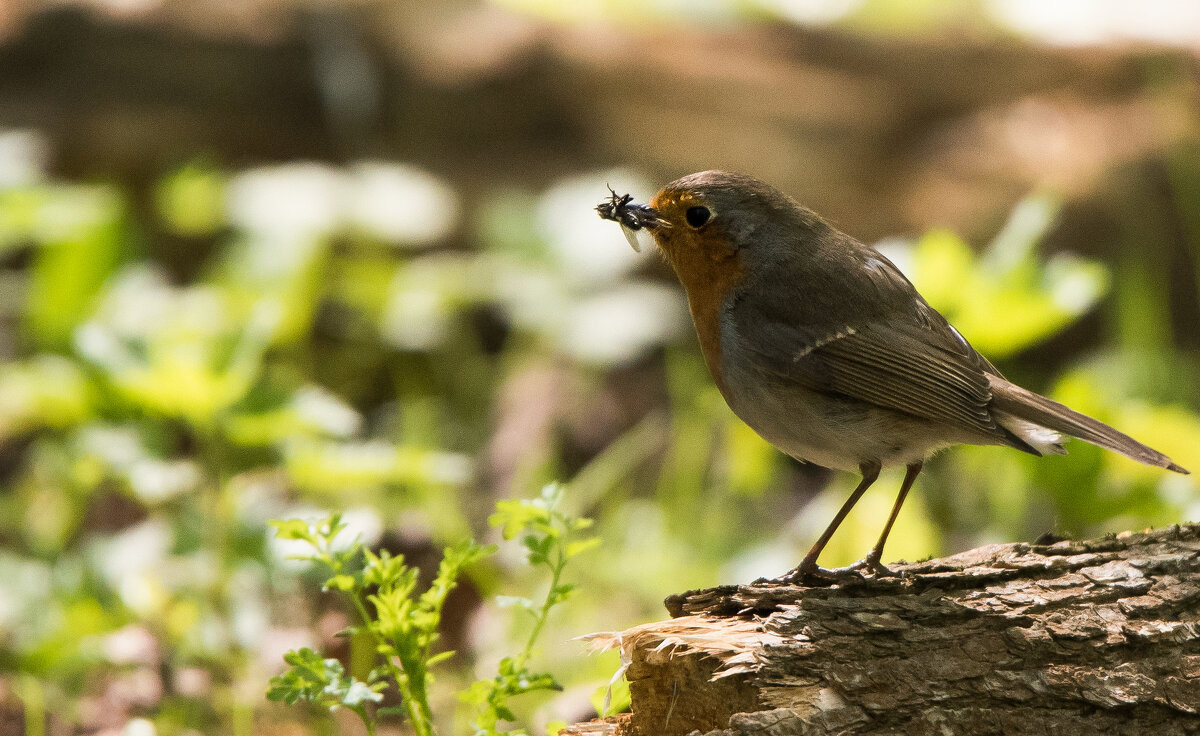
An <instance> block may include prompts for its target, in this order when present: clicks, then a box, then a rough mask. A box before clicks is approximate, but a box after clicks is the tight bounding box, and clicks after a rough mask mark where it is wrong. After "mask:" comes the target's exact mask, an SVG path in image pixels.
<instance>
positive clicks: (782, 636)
mask: <svg viewBox="0 0 1200 736" xmlns="http://www.w3.org/2000/svg"><path fill="white" fill-rule="evenodd" d="M893 569H894V570H896V571H897V572H901V573H902V575H903V576H902V577H900V578H883V579H873V580H861V581H851V582H848V583H847V584H844V585H837V586H832V587H825V588H819V587H799V586H794V585H786V584H779V583H775V582H766V581H759V582H756V583H754V584H751V585H745V586H729V587H722V588H714V589H710V590H701V591H692V592H688V593H683V594H680V595H676V596H672V597H671V598H669V599H668V600H667V608H668V610H669V611H670V612H671V614H672V616H674V618H672V619H670V620H668V621H662V622H658V623H651V624H645V625H643V626H639V627H636V628H634V629H631V630H629V631H625V632H620V633H619V634H600V635H596V636H595V637H593V643H594V644H595V645H597V646H598V647H607V646H620V647H621V649H622V653H623V660H624V661H625V662H626V663H627V671H626V677H627V678H628V680H629V683H630V689H631V692H632V694H633V707H632V714H629V715H626V716H624V717H622V718H620V719H612V720H610V721H609V722H600V721H596V722H592V723H590V724H581V725H580V726H576V727H574V728H573V729H569V730H568V733H573V734H580V735H582V734H593V733H610V734H612V733H621V734H626V735H627V736H628V735H629V734H639V735H641V736H674V735H676V734H678V735H680V736H682V735H684V734H689V733H700V734H707V736H750V735H751V734H753V735H754V736H768V735H769V736H791V735H793V734H795V735H797V736H798V735H800V734H803V735H805V736H808V735H810V734H812V735H817V734H896V733H900V734H959V733H963V734H967V733H969V734H1050V733H1053V734H1089V735H1092V734H1149V733H1153V734H1156V735H1157V736H1166V735H1167V734H1190V733H1200V716H1198V715H1197V714H1198V713H1200V526H1182V527H1171V528H1168V529H1162V530H1155V531H1149V532H1145V533H1124V534H1120V535H1117V536H1109V537H1104V538H1101V539H1095V540H1089V541H1059V542H1055V543H1051V544H1002V545H990V546H987V547H981V548H979V549H974V550H971V551H968V552H964V553H962V554H958V555H954V556H951V557H945V558H941V559H935V560H929V561H927V562H920V563H915V564H903V565H897V566H895V567H894V568H893Z"/></svg>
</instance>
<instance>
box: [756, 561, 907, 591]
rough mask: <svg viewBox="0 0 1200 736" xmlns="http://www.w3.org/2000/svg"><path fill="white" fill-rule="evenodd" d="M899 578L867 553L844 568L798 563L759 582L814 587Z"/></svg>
mask: <svg viewBox="0 0 1200 736" xmlns="http://www.w3.org/2000/svg"><path fill="white" fill-rule="evenodd" d="M864 573H866V574H864ZM899 577H904V576H903V575H902V574H901V573H898V572H896V571H894V570H892V569H891V568H889V567H887V566H886V565H884V564H883V563H881V562H880V561H879V558H878V557H876V556H875V555H873V554H870V553H868V554H867V556H866V557H864V558H862V559H861V560H859V561H858V562H855V563H853V564H850V565H846V566H845V567H835V568H827V567H820V566H818V565H805V564H804V563H800V565H798V566H797V567H796V568H795V569H793V570H791V571H789V572H786V573H784V574H783V575H781V576H779V577H777V578H764V579H763V580H762V581H761V582H766V583H782V584H785V585H806V586H812V587H815V586H828V585H838V584H842V585H844V584H846V583H851V582H862V581H864V580H874V579H878V578H899Z"/></svg>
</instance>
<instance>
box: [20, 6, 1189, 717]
mask: <svg viewBox="0 0 1200 736" xmlns="http://www.w3.org/2000/svg"><path fill="white" fill-rule="evenodd" d="M708 168H724V169H731V170H735V171H741V172H746V173H750V174H753V175H755V176H757V177H759V178H762V179H764V180H766V181H768V182H771V183H773V184H775V185H776V186H778V187H779V188H781V189H783V190H784V191H786V192H787V193H789V194H791V195H793V196H794V197H796V198H797V199H799V200H801V201H802V202H804V203H806V204H807V205H809V206H810V207H812V208H813V209H815V210H817V211H818V212H821V213H822V214H824V215H826V216H827V217H829V218H830V219H831V220H832V221H833V222H834V223H835V224H837V225H838V226H839V227H840V228H841V229H843V230H845V231H847V232H849V233H850V234H852V235H854V236H856V237H858V238H859V239H861V240H864V241H865V242H869V243H874V244H877V245H878V246H879V247H880V248H881V249H882V250H884V252H886V253H887V254H888V255H889V256H890V257H892V258H893V260H895V261H896V262H897V264H898V265H900V266H901V268H902V269H903V270H904V271H905V272H906V273H907V274H908V275H909V276H910V277H911V278H912V279H913V280H914V281H915V282H916V284H917V285H918V287H919V288H920V289H921V290H922V292H923V293H924V294H925V296H926V297H927V298H928V300H929V301H930V302H931V303H932V304H933V305H934V306H935V307H937V308H939V309H940V310H942V311H943V312H944V313H945V314H946V315H947V316H948V317H949V318H950V320H951V321H952V322H954V323H955V324H956V325H957V326H958V327H959V328H960V330H961V331H962V332H963V333H964V334H965V335H966V336H967V338H968V339H970V340H971V341H972V342H973V343H974V344H975V346H976V347H977V348H979V349H980V350H981V351H982V352H983V353H985V354H986V355H988V356H989V357H990V358H991V359H992V360H993V361H994V362H995V363H996V364H997V365H998V366H999V367H1000V368H1001V370H1003V371H1004V372H1005V373H1006V374H1007V375H1008V377H1009V378H1011V379H1013V380H1015V381H1017V382H1018V383H1021V384H1022V385H1025V386H1028V387H1029V388H1031V389H1035V390H1038V391H1041V392H1044V393H1048V394H1049V395H1051V396H1054V397H1055V398H1057V399H1059V400H1062V401H1065V402H1066V403H1069V404H1071V405H1072V406H1074V407H1076V408H1077V409H1080V410H1082V411H1085V412H1087V413H1089V414H1091V415H1093V416H1096V417H1098V418H1100V419H1102V420H1104V421H1106V422H1110V423H1112V424H1114V425H1116V426H1117V427H1119V428H1121V429H1122V430H1124V431H1126V432H1128V433H1130V434H1132V435H1134V436H1135V437H1137V438H1139V439H1141V440H1143V441H1145V442H1147V443H1148V444H1151V445H1153V446H1154V447H1156V448H1159V449H1161V450H1163V451H1165V452H1167V453H1168V454H1170V455H1171V456H1172V457H1174V459H1175V460H1176V461H1177V462H1179V463H1180V464H1182V465H1184V466H1187V467H1190V468H1191V469H1192V470H1194V471H1200V411H1198V408H1200V360H1198V357H1200V287H1198V285H1200V5H1198V4H1196V3H1194V2H1191V1H1190V0H1143V1H1141V2H1133V1H1132V0H1130V1H1128V2H1126V1H1123V0H1095V1H1093V2H1083V1H1082V0H1078V1H1076V0H1072V1H1070V2H1066V1H1064V0H1060V1H1059V2H1053V3H1048V2H1040V1H1039V0H972V1H968V2H960V1H956V0H920V1H918V2H891V1H888V0H691V1H690V2H682V1H680V0H638V1H637V2H633V1H632V0H587V1H582V0H580V1H576V2H569V3H564V2H555V1H553V0H492V1H491V2H488V1H486V0H447V1H446V2H415V1H413V0H241V2H236V3H230V2H226V1H224V0H4V2H3V4H0V734H10V733H11V734H31V735H37V736H40V735H41V734H85V733H86V734H100V733H103V734H117V733H125V734H136V735H137V736H148V735H150V734H155V733H161V734H193V733H234V734H250V733H269V734H309V733H311V734H325V733H332V732H333V731H334V729H341V730H342V732H346V733H356V732H357V731H356V730H355V728H356V727H357V724H356V723H352V722H351V721H352V720H353V719H352V718H350V719H348V718H346V717H344V716H345V714H344V713H342V714H340V715H339V714H335V715H333V716H330V715H329V714H326V713H322V712H318V711H316V710H304V709H296V708H285V707H283V706H281V705H278V704H273V703H267V702H266V701H265V700H264V697H263V694H264V692H265V689H266V681H267V679H268V678H269V677H270V676H271V675H272V674H275V673H276V672H278V671H279V670H280V669H281V668H282V661H281V659H280V657H281V655H282V653H283V652H284V651H285V650H286V649H288V648H291V647H297V646H302V645H307V646H315V647H319V648H320V649H321V650H322V651H324V652H327V653H329V655H330V656H340V657H346V656H347V648H346V644H345V641H344V640H343V639H340V638H337V637H336V636H335V634H336V632H338V631H339V630H341V629H342V628H344V627H345V626H346V625H347V623H348V622H349V618H348V617H347V613H346V611H345V609H344V607H343V606H342V605H341V604H340V603H339V601H338V600H337V599H336V598H334V597H333V596H331V595H324V594H322V593H321V592H320V588H319V582H318V578H316V577H314V575H313V574H311V573H310V572H308V571H306V569H305V568H304V567H303V566H298V565H296V564H294V563H290V562H288V561H287V560H286V559H285V557H286V554H285V550H284V547H283V546H281V545H280V544H278V543H276V542H275V541H273V535H272V533H271V532H270V531H269V529H268V527H267V525H266V522H267V521H268V520H269V519H283V518H291V517H302V518H303V517H308V518H312V517H315V516H319V515H321V514H323V513H325V512H327V511H331V510H344V511H346V514H347V516H346V518H347V520H348V521H350V522H351V524H352V526H353V528H354V529H355V530H356V531H357V533H358V534H360V535H361V537H362V538H363V540H364V541H366V542H367V543H369V544H371V545H373V546H375V547H379V548H386V549H389V550H392V551H393V552H396V553H403V554H405V555H406V556H407V558H408V559H409V560H410V561H411V562H412V563H413V564H416V565H419V566H421V567H422V569H423V570H426V571H429V572H432V570H433V569H435V568H436V565H437V560H438V558H439V556H440V550H441V548H442V547H443V546H445V545H447V544H450V543H453V542H455V541H457V540H458V539H460V538H462V537H464V536H466V535H468V534H470V535H474V536H475V537H476V538H478V539H481V540H485V541H495V539H494V537H495V533H494V531H492V530H490V529H489V528H488V527H487V525H486V518H487V516H488V514H489V513H490V512H491V510H492V509H493V507H494V504H495V502H496V501H497V500H499V499H503V498H524V497H529V496H532V495H535V494H536V493H537V491H538V489H539V487H540V486H541V485H542V484H543V483H544V482H547V481H550V480H562V481H565V482H567V483H568V491H567V503H568V505H569V506H570V510H571V511H572V512H573V513H576V514H580V515H584V516H589V517H592V518H594V519H595V520H596V527H595V531H596V533H597V534H598V536H599V537H600V538H601V540H602V544H601V546H600V547H599V548H598V549H595V550H592V551H591V552H589V553H588V554H587V555H586V556H583V557H580V558H579V560H580V561H579V563H578V564H575V563H573V564H575V566H574V567H573V568H571V569H569V570H568V573H567V577H568V579H570V580H571V581H572V582H575V583H578V584H579V586H580V592H579V593H578V595H577V596H576V597H575V598H573V599H572V600H571V601H570V602H569V603H568V604H567V605H566V606H564V607H562V608H560V609H557V610H556V611H555V614H554V617H553V618H552V619H551V621H550V625H549V627H548V630H547V631H546V633H545V635H544V637H543V644H542V645H541V646H540V647H539V649H538V655H537V659H538V666H539V667H541V668H543V669H548V670H550V671H551V672H553V673H555V674H556V675H557V676H558V678H559V679H560V681H561V682H562V683H563V685H564V690H563V691H562V692H561V693H557V694H554V695H552V696H546V697H539V696H535V695H530V696H525V697H524V699H523V700H521V701H520V702H519V705H520V706H521V708H522V710H521V712H520V713H518V714H517V715H518V719H519V722H518V723H517V724H514V725H513V728H516V727H518V726H521V727H523V728H525V729H527V731H528V732H529V733H531V734H533V733H543V732H545V727H546V724H547V723H552V722H555V721H574V720H578V719H584V718H589V717H592V716H593V715H594V709H593V707H594V705H595V704H596V703H597V702H599V699H600V698H601V697H602V693H603V691H604V687H605V686H606V684H607V683H608V680H609V678H610V677H611V675H612V674H613V672H614V671H615V670H616V669H617V667H618V666H619V662H618V661H617V658H616V656H615V654H612V653H609V654H608V655H603V656H596V655H593V656H586V655H584V654H583V652H582V647H581V645H579V643H578V642H572V641H570V639H571V637H574V636H579V635H582V634H586V633H589V632H593V631H598V630H610V629H620V628H623V627H627V626H630V625H633V624H636V623H641V622H645V621H649V620H654V619H658V618H662V617H664V616H665V612H664V610H663V609H662V606H661V600H662V599H663V598H664V597H665V596H666V595H668V594H671V593H675V592H680V591H682V590H685V589H687V588H693V587H703V586H712V585H716V584H721V583H737V582H747V581H749V580H752V579H753V578H755V577H757V576H760V575H772V574H778V573H781V572H783V571H784V570H786V569H788V568H789V567H791V566H792V565H793V564H794V563H795V562H796V561H797V560H798V559H799V557H800V556H801V555H802V554H803V552H804V551H805V550H807V548H808V546H809V545H810V544H811V543H812V541H813V540H814V539H815V537H816V536H817V534H818V533H819V531H820V530H821V529H822V528H823V527H824V525H825V524H826V523H827V521H828V520H829V518H830V517H831V516H832V514H833V511H834V510H835V509H836V508H837V507H838V506H839V505H840V504H841V502H842V500H843V499H844V497H845V496H846V494H847V493H848V492H849V490H850V489H851V488H852V487H853V485H854V483H855V482H856V480H857V479H856V478H855V477H851V476H850V475H848V474H837V473H830V472H827V471H824V470H822V469H820V468H815V467H811V466H803V465H801V464H799V463H796V462H794V461H792V460H790V459H788V458H786V457H784V456H782V455H780V454H779V453H778V452H776V451H775V450H773V449H771V448H770V447H769V446H767V445H766V444H764V443H763V442H762V441H761V440H759V439H758V438H757V437H756V436H755V435H753V433H752V432H750V430H748V429H747V428H746V427H745V426H743V425H742V424H741V423H740V422H739V421H738V420H737V419H736V418H734V417H733V415H732V414H731V413H730V411H729V410H728V409H727V408H726V407H725V405H724V403H723V401H722V400H721V397H720V396H719V394H718V393H717V391H716V389H715V387H714V386H713V384H712V381H711V380H710V378H709V377H708V375H707V372H706V370H705V368H704V364H703V362H702V360H701V358H700V355H699V351H698V348H697V345H696V342H695V338H694V336H693V334H692V331H691V325H690V322H689V320H688V317H687V312H686V305H685V302H684V300H683V296H682V292H681V289H680V288H679V287H678V286H677V284H675V283H674V280H673V278H672V276H671V274H670V273H669V270H668V269H667V268H666V267H665V266H664V265H663V264H662V263H661V262H660V261H659V259H657V258H656V257H654V255H653V254H643V255H638V254H635V253H633V252H632V251H631V249H630V248H629V247H628V245H627V244H626V243H625V241H624V239H623V238H622V236H621V233H620V231H619V228H617V227H616V225H615V224H613V223H610V222H602V221H600V220H599V219H598V218H597V217H596V215H595V213H594V211H593V209H592V208H593V207H594V206H595V204H597V203H598V202H599V201H601V200H602V199H603V198H604V197H605V196H606V195H607V189H606V188H605V185H606V184H611V185H612V186H613V187H614V188H616V190H617V191H618V192H625V191H629V192H631V193H633V194H634V195H635V196H636V197H638V198H639V199H640V200H642V201H645V198H646V197H648V196H650V195H651V194H652V193H653V192H654V191H655V189H657V187H658V186H659V185H661V184H663V183H665V182H667V181H669V180H671V179H674V178H676V177H678V176H680V175H683V174H687V173H690V172H693V171H698V170H702V169H708ZM800 298H802V296H801V297H800ZM1069 449H1070V451H1071V454H1070V455H1069V456H1067V457H1051V458H1045V459H1040V460H1038V459H1035V458H1031V457H1027V456H1024V455H1021V454H1019V453H1016V452H1012V451H1007V450H1002V449H998V448H960V449H955V450H951V451H948V452H946V453H944V454H942V455H940V456H939V457H937V458H936V459H935V460H933V461H932V462H931V463H929V464H928V465H927V466H926V467H927V470H926V472H925V473H924V474H923V475H922V477H921V479H920V481H919V482H918V485H917V488H916V491H915V493H914V496H913V497H911V498H910V500H909V502H908V504H907V505H906V507H905V509H904V512H903V514H902V515H901V517H900V520H899V523H898V525H897V528H896V530H895V531H894V533H893V534H892V537H891V541H890V543H889V548H888V557H889V558H892V559H898V558H907V559H916V558H921V557H925V556H929V555H939V554H943V553H949V552H955V551H960V550H963V549H966V548H969V547H972V546H975V545H978V544H982V543H988V542H998V541H1017V540H1025V541H1032V540H1033V539H1035V538H1037V537H1038V536H1039V535H1042V534H1043V533H1046V532H1053V533H1057V534H1062V535H1071V536H1086V535H1096V534H1101V533H1106V532H1117V531H1121V530H1125V529H1138V528H1143V527H1147V526H1160V525H1165V524H1172V523H1177V522H1182V521H1186V520H1189V519H1191V520H1194V519H1197V518H1198V517H1200V492H1198V491H1200V488H1198V486H1197V483H1196V481H1195V480H1194V478H1195V477H1196V476H1191V477H1183V476H1176V475H1174V474H1170V473H1165V472H1161V471H1159V470H1155V469H1150V468H1145V467H1142V466H1139V465H1136V464H1135V463H1133V462H1132V461H1128V460H1125V459H1124V458H1122V457H1119V456H1117V455H1114V454H1111V453H1104V452H1102V451H1100V450H1098V449H1096V448H1093V447H1090V446H1088V445H1084V444H1082V443H1078V442H1073V443H1071V444H1070V445H1069ZM899 479H900V478H899V475H897V474H896V473H895V472H889V473H887V474H885V475H884V477H883V479H882V480H881V482H880V483H878V484H877V485H876V487H875V488H874V489H872V491H871V493H869V494H868V495H867V496H866V497H865V499H864V502H863V503H862V504H860V506H859V508H858V509H857V510H856V511H855V513H854V514H853V515H852V516H851V517H850V519H849V520H848V521H847V523H846V525H844V526H843V528H842V531H840V532H839V534H838V535H837V536H836V537H835V538H834V540H833V543H832V544H831V545H830V547H829V548H828V550H827V552H826V554H825V556H824V557H823V558H822V561H823V562H825V563H827V564H837V563H845V562H849V561H851V560H853V559H856V558H857V557H859V556H861V555H862V554H863V553H864V552H865V551H866V550H867V549H868V548H869V546H870V544H871V543H872V542H873V541H874V538H875V536H876V534H877V533H878V530H879V528H880V526H881V524H882V522H883V519H884V518H885V517H886V514H887V510H888V508H889V507H890V504H891V501H892V496H893V494H894V492H895V490H896V488H897V484H898V483H899ZM525 570H526V568H525V567H523V566H522V565H521V559H520V554H519V552H518V551H516V550H513V549H509V548H507V547H504V548H502V550H501V553H500V554H499V555H498V556H497V557H496V558H493V559H492V560H490V561H489V562H487V563H484V564H481V565H479V566H477V567H476V568H473V569H472V573H471V576H470V578H469V580H467V581H464V584H463V586H462V587H461V588H460V589H459V590H457V591H456V592H455V594H454V596H452V598H451V600H450V602H449V603H448V609H447V620H446V622H445V626H444V631H443V636H444V639H445V643H446V646H447V647H449V648H452V649H455V650H457V651H458V655H457V656H456V657H455V658H454V659H452V660H451V661H450V662H448V663H446V664H445V665H442V666H441V668H440V670H439V673H440V677H439V680H438V683H437V691H436V692H435V705H436V706H438V707H439V708H440V711H439V712H440V714H439V716H438V717H439V720H440V722H441V723H442V724H443V732H444V733H460V732H464V730H465V728H464V725H463V724H464V720H463V717H462V716H461V715H456V714H455V711H456V707H457V706H456V698H455V695H454V692H455V690H456V689H457V688H461V687H462V685H463V683H466V682H469V681H470V680H472V679H474V678H475V677H479V676H482V677H487V676H489V675H488V674H487V673H488V672H492V671H494V668H495V664H496V661H497V659H498V658H499V657H500V656H502V655H503V654H505V653H508V652H511V651H512V650H513V649H514V648H516V647H518V646H519V644H517V643H516V642H520V641H523V639H524V637H526V636H528V630H527V627H525V628H523V625H524V624H526V622H525V621H524V620H522V619H521V617H520V616H518V615H516V614H514V613H513V612H511V611H509V610H507V609H504V608H500V607H497V606H496V605H495V603H494V600H493V599H494V597H495V596H496V595H514V594H519V595H528V594H534V593H536V592H537V589H538V586H539V585H544V581H541V580H539V579H538V578H536V577H533V576H531V575H529V574H527V573H526V572H525ZM617 691H618V695H617V697H618V699H619V687H618V688H617ZM598 693H600V695H599V696H598V695H597V694H598ZM389 724H390V725H388V726H387V728H389V729H391V730H390V731H388V732H390V733H403V732H404V730H403V729H404V727H403V726H402V725H399V724H397V723H394V722H389Z"/></svg>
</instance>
